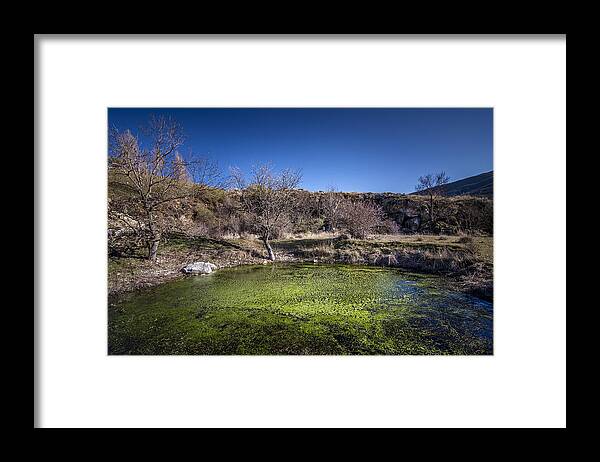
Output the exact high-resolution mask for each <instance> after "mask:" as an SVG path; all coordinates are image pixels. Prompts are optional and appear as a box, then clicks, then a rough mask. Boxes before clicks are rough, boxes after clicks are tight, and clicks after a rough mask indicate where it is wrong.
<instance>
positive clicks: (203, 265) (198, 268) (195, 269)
mask: <svg viewBox="0 0 600 462" xmlns="http://www.w3.org/2000/svg"><path fill="white" fill-rule="evenodd" d="M216 269H217V265H215V264H213V263H207V262H204V261H197V262H194V263H190V264H189V265H187V266H184V267H183V268H181V271H183V272H184V273H186V274H210V273H212V272H213V271H214V270H216Z"/></svg>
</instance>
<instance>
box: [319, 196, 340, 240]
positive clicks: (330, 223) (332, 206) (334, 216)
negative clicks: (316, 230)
mask: <svg viewBox="0 0 600 462" xmlns="http://www.w3.org/2000/svg"><path fill="white" fill-rule="evenodd" d="M343 205H344V197H343V196H342V194H341V193H340V192H338V191H336V189H335V188H333V187H332V188H329V190H328V191H327V192H326V193H325V194H323V197H322V201H321V207H322V211H323V215H324V217H325V230H326V231H335V230H336V229H337V228H338V227H339V226H340V224H341V220H342V218H343Z"/></svg>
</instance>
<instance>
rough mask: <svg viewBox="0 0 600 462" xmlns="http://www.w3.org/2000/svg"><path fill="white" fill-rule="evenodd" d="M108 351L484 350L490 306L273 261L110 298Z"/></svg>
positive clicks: (355, 273)
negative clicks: (269, 263)
mask: <svg viewBox="0 0 600 462" xmlns="http://www.w3.org/2000/svg"><path fill="white" fill-rule="evenodd" d="M108 315H109V316H108V320H109V323H108V351H109V354H152V355H165V354H213V355H219V354H225V355H229V354H240V355H242V354H255V355H264V354H276V355H282V354H283V355H285V354H290V355H293V354H307V355H322V354H326V355H347V354H353V355H357V354H371V355H373V354H376V355H385V354H393V355H402V354H491V353H492V305H491V303H488V302H485V301H482V300H479V299H477V298H475V297H471V296H468V295H465V294H461V293H457V292H452V291H449V290H448V289H446V288H445V287H444V284H443V280H441V279H440V278H439V277H435V276H425V275H419V274H413V273H407V272H403V271H401V270H396V269H390V268H378V267H368V266H354V265H318V264H272V265H268V266H266V265H257V266H244V267H237V268H229V269H222V270H219V271H217V272H215V273H213V274H211V275H207V276H193V277H187V278H184V279H181V280H178V281H174V282H169V283H165V284H162V285H160V286H157V287H154V288H151V289H147V290H143V291H141V292H138V293H130V294H127V295H124V296H121V297H119V298H117V299H113V300H111V301H110V303H109V312H108Z"/></svg>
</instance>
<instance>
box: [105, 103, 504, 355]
mask: <svg viewBox="0 0 600 462" xmlns="http://www.w3.org/2000/svg"><path fill="white" fill-rule="evenodd" d="M493 116H494V109H493V108H492V107H439V108H438V107H414V108H413V107H385V108H378V107H264V108H263V107H261V108H258V107H197V108H195V107H189V108H188V107H186V108H177V107H175V108H169V107H108V108H107V125H106V136H107V146H108V151H107V153H106V155H107V192H108V194H107V201H106V206H107V225H108V228H107V230H106V233H107V234H106V235H107V242H108V245H107V259H108V266H107V268H108V274H107V281H108V300H107V310H108V316H107V319H108V325H107V352H108V355H332V356H336V355H371V356H377V355H462V356H474V355H488V356H489V355H493V354H494V348H493V347H494V335H493V332H494V322H493V321H494V309H493V305H494V297H493V279H494V278H493V272H494V271H493V270H494V252H493V247H494V245H493V244H494V229H493V228H494V207H493V204H494V188H493V174H494V167H493V139H494V129H493V127H494V123H493V122H494V117H493Z"/></svg>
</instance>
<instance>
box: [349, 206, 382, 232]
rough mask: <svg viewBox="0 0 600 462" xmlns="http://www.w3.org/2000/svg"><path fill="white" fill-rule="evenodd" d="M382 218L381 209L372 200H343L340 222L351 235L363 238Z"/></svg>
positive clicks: (379, 223)
mask: <svg viewBox="0 0 600 462" xmlns="http://www.w3.org/2000/svg"><path fill="white" fill-rule="evenodd" d="M383 218H384V213H383V209H382V208H381V207H380V206H379V205H377V204H374V203H372V202H367V201H360V200H357V201H350V200H347V201H344V202H343V205H342V223H343V225H344V228H345V229H346V230H347V231H348V233H349V234H350V235H351V236H352V237H356V238H359V239H364V238H365V237H367V235H368V234H369V233H371V232H372V231H373V230H374V229H375V228H376V227H377V226H379V225H381V223H382V221H383Z"/></svg>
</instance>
